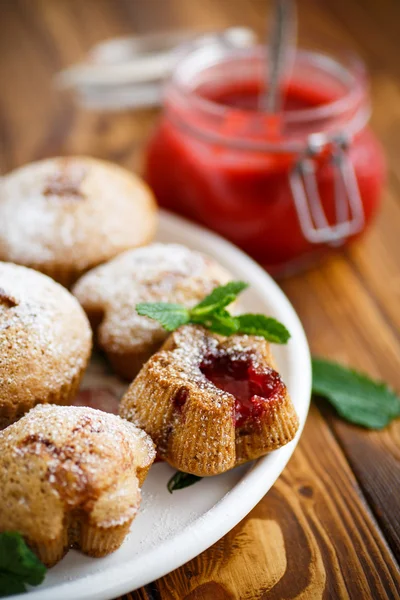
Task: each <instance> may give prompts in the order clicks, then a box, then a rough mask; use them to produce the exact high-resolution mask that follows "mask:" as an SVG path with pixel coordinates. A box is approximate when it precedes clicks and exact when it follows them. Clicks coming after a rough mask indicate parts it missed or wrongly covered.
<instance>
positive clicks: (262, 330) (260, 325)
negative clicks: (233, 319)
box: [237, 313, 290, 344]
mask: <svg viewBox="0 0 400 600" xmlns="http://www.w3.org/2000/svg"><path fill="white" fill-rule="evenodd" d="M237 320H238V325H239V327H238V333H247V334H248V335H259V336H261V337H263V338H265V339H266V340H268V341H269V342H273V343H274V344H286V343H287V341H288V340H289V338H290V333H289V332H288V330H287V329H286V327H285V326H284V325H283V324H282V323H280V322H279V321H277V320H276V319H273V318H272V317H266V316H265V315H257V314H254V315H253V314H250V313H249V314H244V315H239V316H238V317H237Z"/></svg>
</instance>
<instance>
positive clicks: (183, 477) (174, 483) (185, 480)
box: [167, 471, 202, 494]
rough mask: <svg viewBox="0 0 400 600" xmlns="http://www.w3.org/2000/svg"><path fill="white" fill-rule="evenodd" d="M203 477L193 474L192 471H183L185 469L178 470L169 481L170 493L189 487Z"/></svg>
mask: <svg viewBox="0 0 400 600" xmlns="http://www.w3.org/2000/svg"><path fill="white" fill-rule="evenodd" d="M200 479H202V477H198V476H197V475H192V474H191V473H183V471H177V472H176V473H175V475H173V476H172V477H171V479H170V480H169V481H168V483H167V488H168V491H169V493H170V494H172V492H174V491H175V490H182V489H183V488H186V487H189V486H191V485H193V484H194V483H197V482H198V481H200Z"/></svg>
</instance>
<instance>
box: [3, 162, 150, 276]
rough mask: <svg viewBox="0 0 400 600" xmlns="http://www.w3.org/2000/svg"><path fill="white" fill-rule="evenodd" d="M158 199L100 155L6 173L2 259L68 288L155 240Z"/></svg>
mask: <svg viewBox="0 0 400 600" xmlns="http://www.w3.org/2000/svg"><path fill="white" fill-rule="evenodd" d="M155 228H156V205H155V201H154V199H153V195H152V193H151V191H150V190H149V188H148V187H147V186H146V185H145V183H144V182H142V181H141V180H140V179H139V178H138V177H136V176H135V175H133V174H132V173H130V172H129V171H127V170H125V169H123V168H121V167H119V166H117V165H114V164H112V163H108V162H105V161H101V160H97V159H94V158H89V157H84V156H77V157H66V158H51V159H47V160H42V161H39V162H35V163H31V164H28V165H26V166H24V167H21V168H19V169H16V170H15V171H12V172H11V173H9V174H8V175H6V176H5V177H3V179H2V182H1V186H0V260H4V261H10V262H14V263H18V264H21V265H25V266H28V267H32V268H34V269H37V270H38V271H42V272H43V273H46V274H47V275H50V276H51V277H52V278H53V279H55V280H57V281H59V282H60V283H62V284H63V285H65V286H67V287H69V286H70V285H72V283H73V282H74V281H76V279H78V277H79V276H80V275H81V274H82V273H84V272H85V271H87V270H88V269H91V268H92V267H94V266H96V265H98V264H100V263H102V262H105V261H107V260H109V259H110V258H113V257H114V256H116V255H117V254H119V253H120V252H122V251H124V250H127V249H128V248H136V247H138V246H142V245H144V244H147V243H149V242H150V241H151V240H152V238H153V236H154V232H155Z"/></svg>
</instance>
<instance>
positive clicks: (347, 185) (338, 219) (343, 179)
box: [289, 134, 365, 246]
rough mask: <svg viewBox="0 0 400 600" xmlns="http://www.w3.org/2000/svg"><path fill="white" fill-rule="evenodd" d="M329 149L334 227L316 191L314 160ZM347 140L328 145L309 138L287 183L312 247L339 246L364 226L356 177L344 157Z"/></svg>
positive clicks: (347, 144)
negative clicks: (314, 245) (322, 245)
mask: <svg viewBox="0 0 400 600" xmlns="http://www.w3.org/2000/svg"><path fill="white" fill-rule="evenodd" d="M327 146H329V148H330V156H329V160H330V161H331V164H332V168H333V174H334V198H335V223H333V224H330V223H329V221H328V219H327V216H326V213H325V210H324V206H323V203H322V200H321V196H320V193H319V190H318V182H317V177H316V172H317V168H318V165H317V164H316V157H317V156H318V155H319V154H320V153H321V151H322V150H325V149H326V148H327ZM349 146H350V139H349V138H348V137H347V136H346V135H344V134H342V135H338V136H336V137H334V138H331V139H330V140H329V141H327V140H326V138H325V140H323V141H322V140H321V139H320V137H319V136H317V137H313V136H311V137H310V139H309V142H308V144H307V148H306V150H305V152H304V154H303V155H302V156H301V157H300V159H299V160H298V161H297V162H296V164H295V166H294V168H293V169H292V171H291V173H290V175H289V180H290V187H291V190H292V195H293V199H294V203H295V206H296V211H297V215H298V218H299V222H300V226H301V230H302V232H303V235H304V237H305V238H306V239H307V240H308V241H309V242H311V243H313V244H323V243H325V244H326V243H328V244H331V245H334V246H339V245H341V244H343V243H344V242H345V240H346V239H347V238H348V237H350V236H352V235H354V234H356V233H358V232H360V231H361V230H362V228H363V226H364V220H365V219H364V208H363V204H362V200H361V196H360V190H359V187H358V183H357V178H356V174H355V172H354V168H353V165H352V163H351V161H350V159H349V156H348V152H347V151H348V148H349Z"/></svg>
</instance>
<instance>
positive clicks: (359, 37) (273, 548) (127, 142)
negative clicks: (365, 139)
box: [0, 0, 400, 600]
mask: <svg viewBox="0 0 400 600" xmlns="http://www.w3.org/2000/svg"><path fill="white" fill-rule="evenodd" d="M299 5H300V23H301V25H300V42H301V43H303V44H306V45H308V46H310V45H311V46H314V45H317V46H318V45H324V46H325V47H326V46H327V45H328V46H329V45H333V46H334V47H338V46H339V47H340V46H342V45H346V46H349V47H350V48H353V49H355V50H356V51H357V52H359V53H360V54H361V55H362V56H363V58H364V60H365V61H366V63H367V65H368V68H369V71H370V74H371V80H372V97H373V105H374V112H373V116H372V126H373V128H374V130H375V132H376V133H377V135H378V136H379V138H380V139H381V141H382V143H383V145H384V147H385V149H386V153H387V159H388V166H389V172H388V182H387V187H386V191H385V194H384V203H383V207H382V210H381V213H380V215H379V217H378V219H377V222H376V224H375V226H374V227H373V228H372V229H371V231H370V232H369V233H368V234H367V236H366V237H365V238H364V239H363V240H362V241H361V242H359V243H358V244H357V245H355V246H353V247H352V248H351V249H350V250H348V251H346V252H345V253H344V254H342V255H339V256H337V257H334V258H332V259H330V260H329V261H328V262H327V263H325V264H323V265H322V266H320V267H318V268H315V269H314V270H311V271H309V272H307V273H305V274H301V275H298V276H295V277H292V278H291V279H287V280H285V281H283V282H282V287H283V289H284V291H285V292H286V294H287V295H288V297H289V298H290V300H291V301H292V303H293V304H294V306H295V308H296V310H297V311H298V313H299V315H300V317H301V319H302V321H303V324H304V327H305V329H306V332H307V335H308V338H309V341H310V344H311V348H312V351H313V352H314V353H316V354H319V355H323V356H329V357H332V358H335V359H338V360H340V361H342V362H344V363H347V364H351V365H353V366H355V367H359V368H360V369H363V370H365V371H367V372H369V373H370V374H371V375H374V376H377V377H380V378H382V379H385V380H386V381H388V382H389V383H391V384H392V385H393V386H394V387H396V388H397V389H400V376H399V372H400V333H399V331H400V310H399V306H400V61H399V55H400V3H399V2H398V1H396V0H320V1H317V0H315V1H312V0H301V2H299ZM269 8H270V6H269V3H268V2H264V0H201V2H199V1H197V0H0V11H1V14H0V80H1V94H0V168H1V172H2V173H5V172H7V171H8V170H10V169H12V168H14V167H16V166H18V165H21V164H23V163H25V162H28V161H31V160H35V159H38V158H42V157H45V156H52V155H58V154H72V153H81V154H86V153H87V154H92V155H94V156H97V157H101V158H108V159H111V160H114V161H117V162H119V163H120V164H123V165H125V166H127V167H129V168H133V169H135V170H137V171H139V172H140V169H141V164H142V157H143V151H144V147H145V143H146V140H147V139H148V136H149V134H150V131H151V128H152V127H153V125H154V120H155V117H156V116H157V112H156V111H153V110H147V111H140V112H136V113H133V112H128V111H126V112H122V113H118V114H112V113H107V114H95V113H91V112H88V111H86V110H84V109H82V108H78V107H77V106H76V105H75V104H74V102H73V99H72V98H71V97H69V96H68V95H66V94H60V93H59V92H57V91H56V90H55V88H54V86H53V83H52V81H53V77H54V75H55V74H56V73H57V72H58V71H59V70H60V69H61V68H63V67H65V66H67V65H70V64H71V63H73V62H76V61H78V60H80V59H82V58H83V56H84V55H85V53H86V52H87V51H88V50H89V48H90V47H91V46H92V45H93V44H94V43H96V42H98V41H100V40H103V39H105V38H108V37H112V36H117V35H124V34H129V33H133V32H137V33H144V32H148V31H159V30H165V29H166V28H167V27H172V28H177V27H196V28H198V29H207V28H209V29H216V28H220V27H225V26H227V25H238V24H241V25H248V26H251V27H253V28H254V29H255V30H256V31H258V32H259V33H263V30H264V28H265V24H266V16H267V13H268V10H269ZM399 558H400V424H399V421H398V422H397V423H393V424H392V425H391V426H389V427H388V428H387V429H386V430H385V431H383V432H369V431H365V430H363V429H360V428H357V427H354V426H352V425H349V424H346V423H344V422H343V421H341V420H340V419H338V418H337V416H336V415H335V414H334V413H333V411H332V410H330V409H329V408H327V407H326V406H324V405H323V404H321V403H314V405H313V406H312V409H311V412H310V416H309V419H308V421H307V425H306V427H305V430H304V434H303V437H302V439H301V442H300V444H299V446H298V448H297V449H296V451H295V453H294V456H293V458H292V460H291V461H290V463H289V465H288V467H287V468H286V469H285V471H284V473H283V475H282V476H281V477H280V479H279V480H278V482H277V483H276V484H275V486H274V487H273V488H272V490H271V491H270V492H269V493H268V495H267V496H266V497H265V498H264V499H263V500H262V501H261V502H260V503H259V504H258V506H257V507H256V508H255V509H254V510H253V511H252V512H251V513H250V514H249V515H248V517H247V518H246V519H244V520H243V521H242V522H241V523H240V524H239V525H238V526H237V527H235V529H233V530H232V531H231V532H230V533H229V534H228V535H226V536H225V537H224V538H223V539H221V540H220V541H219V542H217V543H216V544H215V545H214V546H213V547H212V548H210V549H209V550H207V551H206V552H204V553H203V554H201V555H200V556H198V557H197V558H196V559H194V560H192V561H190V562H189V563H187V564H186V565H184V566H183V567H181V568H180V569H178V570H176V571H174V572H173V573H170V574H169V575H167V576H166V577H164V578H162V579H160V580H158V581H156V582H154V583H153V584H150V585H147V586H146V587H145V588H143V589H141V590H138V591H136V592H132V593H131V594H129V595H127V596H125V597H124V600H128V599H130V600H139V599H142V600H167V599H181V598H185V599H186V600H189V599H190V600H219V599H221V600H222V599H224V600H225V599H232V598H240V599H245V600H253V599H258V598H267V599H268V600H269V599H271V600H272V599H273V600H282V599H289V598H290V599H294V598H296V599H298V600H300V599H301V600H303V599H304V600H306V599H310V600H314V599H318V598H333V599H336V598H340V599H341V598H355V599H369V598H373V599H375V598H399V597H400V593H399V589H400V580H399V568H398V560H399Z"/></svg>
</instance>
